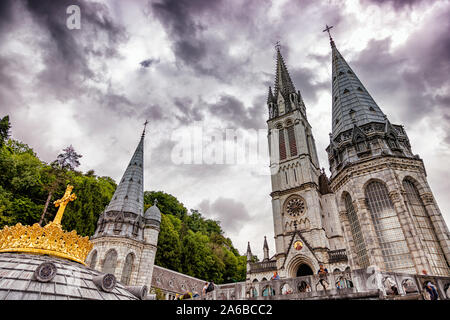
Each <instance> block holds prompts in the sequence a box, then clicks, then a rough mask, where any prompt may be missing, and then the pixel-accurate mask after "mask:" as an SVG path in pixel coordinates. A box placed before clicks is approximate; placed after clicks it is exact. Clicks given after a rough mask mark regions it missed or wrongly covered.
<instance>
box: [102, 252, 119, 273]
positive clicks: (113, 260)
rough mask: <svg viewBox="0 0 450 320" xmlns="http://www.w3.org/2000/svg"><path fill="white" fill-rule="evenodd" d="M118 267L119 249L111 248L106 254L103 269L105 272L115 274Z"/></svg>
mask: <svg viewBox="0 0 450 320" xmlns="http://www.w3.org/2000/svg"><path fill="white" fill-rule="evenodd" d="M116 267H117V251H116V250H115V249H110V250H108V252H106V254H105V258H104V259H103V266H102V271H103V272H104V273H111V274H114V273H115V271H116Z"/></svg>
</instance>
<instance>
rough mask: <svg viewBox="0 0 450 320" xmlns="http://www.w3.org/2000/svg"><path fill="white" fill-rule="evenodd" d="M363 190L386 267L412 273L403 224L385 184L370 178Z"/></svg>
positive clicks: (414, 270)
mask: <svg viewBox="0 0 450 320" xmlns="http://www.w3.org/2000/svg"><path fill="white" fill-rule="evenodd" d="M363 190H364V196H365V201H366V205H367V210H368V212H369V214H370V218H371V222H372V226H373V227H374V229H375V235H376V240H377V243H378V247H379V248H380V251H381V256H382V257H383V260H384V267H385V269H386V270H387V271H400V272H406V273H415V272H416V269H415V267H414V263H413V260H412V256H411V251H410V248H409V246H408V243H407V242H406V238H405V235H404V231H403V226H402V224H401V222H400V219H399V216H398V213H397V212H396V210H395V207H394V202H393V201H392V199H391V195H390V193H389V189H388V187H387V186H386V183H384V182H383V181H380V180H379V179H369V181H367V182H366V183H365V185H364V189H363Z"/></svg>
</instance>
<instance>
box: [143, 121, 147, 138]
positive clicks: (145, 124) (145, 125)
mask: <svg viewBox="0 0 450 320" xmlns="http://www.w3.org/2000/svg"><path fill="white" fill-rule="evenodd" d="M147 124H148V120H145V123H144V131H142V137H143V136H145V128H146V127H147Z"/></svg>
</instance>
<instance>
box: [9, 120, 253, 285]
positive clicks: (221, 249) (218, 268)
mask: <svg viewBox="0 0 450 320" xmlns="http://www.w3.org/2000/svg"><path fill="white" fill-rule="evenodd" d="M5 119H6V120H5ZM9 129H10V124H9V119H8V118H7V117H4V118H3V119H2V120H1V121H0V139H1V141H0V172H1V174H0V228H2V227H3V226H5V225H14V224H16V223H22V224H23V225H32V224H34V223H36V222H38V221H39V219H40V218H42V216H44V218H43V221H42V223H43V225H45V224H46V223H48V222H50V221H51V220H53V218H54V216H55V215H56V212H57V208H56V207H55V206H54V205H53V201H55V200H56V199H59V198H61V197H62V196H63V195H64V192H65V189H66V186H67V184H69V183H70V184H72V185H73V186H74V190H73V191H74V192H75V194H76V195H77V200H76V201H74V202H71V203H70V205H68V206H67V207H66V210H65V212H64V217H63V219H62V225H63V228H64V229H65V230H76V231H77V233H78V234H80V235H82V236H91V235H93V234H94V231H95V228H96V224H97V220H98V217H99V215H100V213H101V212H102V211H103V210H104V208H105V207H106V205H107V204H108V203H109V201H110V200H111V198H112V196H113V194H114V191H115V189H116V187H117V185H116V183H115V182H114V180H113V179H111V178H110V177H99V176H96V175H95V172H94V171H93V170H89V171H88V172H87V173H85V174H83V173H82V172H79V171H75V170H74V169H75V168H76V167H77V166H78V165H79V162H78V159H79V158H80V157H81V156H80V155H78V154H77V153H76V152H75V150H73V148H70V147H69V148H66V149H64V150H63V151H64V152H65V155H64V153H63V154H62V155H64V156H61V157H59V156H58V160H57V161H54V162H52V163H50V164H47V163H45V162H43V161H41V160H40V159H39V158H38V157H37V155H36V154H35V152H34V151H33V149H32V148H30V147H29V146H28V145H26V144H24V143H22V142H20V141H17V140H13V139H7V138H8V137H9ZM6 139H7V140H6ZM68 149H70V150H68ZM155 199H158V204H157V206H158V208H159V209H160V210H161V213H162V214H161V228H160V233H159V239H158V250H157V253H156V258H155V263H156V264H157V265H159V266H161V267H165V268H168V269H171V270H174V271H178V272H182V273H185V274H188V275H190V276H193V277H198V278H201V279H205V280H208V281H214V282H215V283H217V284H220V283H225V282H233V281H243V280H245V276H246V274H245V273H246V257H245V256H241V255H240V254H239V252H238V251H237V250H236V249H235V248H234V247H233V244H232V241H231V240H230V239H229V238H226V237H225V236H224V233H223V230H222V228H221V227H220V222H219V221H215V220H211V219H206V218H205V217H203V216H202V214H201V213H200V212H199V211H198V210H192V209H191V210H190V212H188V210H187V209H186V207H185V206H184V205H183V204H182V203H181V202H180V201H178V199H177V198H176V197H174V196H173V195H170V194H167V193H164V192H162V191H146V192H144V209H145V210H147V209H148V208H149V207H150V206H152V205H153V203H154V201H155ZM46 203H47V204H48V208H47V209H46V210H45V209H44V208H45V204H46ZM43 212H44V213H45V215H43Z"/></svg>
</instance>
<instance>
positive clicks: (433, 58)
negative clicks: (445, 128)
mask: <svg viewBox="0 0 450 320" xmlns="http://www.w3.org/2000/svg"><path fill="white" fill-rule="evenodd" d="M449 15H450V9H446V10H443V11H440V12H438V13H437V14H436V15H435V16H433V17H430V18H429V20H428V21H427V23H425V24H426V25H427V28H423V29H420V30H418V31H416V32H414V33H412V34H411V35H410V36H409V38H408V40H407V41H406V43H405V44H403V45H402V46H400V47H397V48H393V47H392V41H391V39H390V38H386V39H383V40H371V41H370V42H369V43H368V45H367V47H366V48H365V49H364V50H362V51H361V52H360V53H359V54H358V56H357V57H356V59H355V60H354V61H352V62H350V64H351V65H352V64H353V65H355V69H356V70H355V71H356V72H357V74H358V75H359V77H360V80H361V81H362V82H363V83H366V84H367V85H366V87H367V89H368V90H369V92H373V91H374V90H373V89H372V88H374V89H376V92H377V93H378V94H381V95H385V96H392V95H393V94H394V95H395V94H397V93H401V94H403V95H404V96H405V97H404V98H403V99H402V100H398V99H397V100H396V101H391V102H389V103H390V107H391V108H392V107H393V108H396V112H398V116H399V117H400V118H401V119H402V121H404V122H409V123H411V124H412V123H415V122H416V121H418V120H420V119H422V118H423V117H425V116H429V115H433V114H434V113H436V112H437V113H446V112H447V113H448V111H447V110H448V106H449V104H448V101H449V100H450V79H449V76H448V75H449V74H450V35H449V33H448V31H447V30H449V29H450V21H449V19H448V16H449ZM374 74H376V77H374V76H373V75H374ZM431 88H434V89H433V90H430V89H431ZM374 98H375V100H377V97H376V96H374ZM386 100H387V101H389V100H388V99H386ZM396 102H397V103H396ZM380 107H381V108H382V109H384V111H390V110H389V109H388V110H386V109H385V108H386V107H384V106H380ZM383 107H384V108H383ZM391 111H392V110H391Z"/></svg>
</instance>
